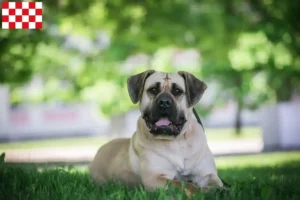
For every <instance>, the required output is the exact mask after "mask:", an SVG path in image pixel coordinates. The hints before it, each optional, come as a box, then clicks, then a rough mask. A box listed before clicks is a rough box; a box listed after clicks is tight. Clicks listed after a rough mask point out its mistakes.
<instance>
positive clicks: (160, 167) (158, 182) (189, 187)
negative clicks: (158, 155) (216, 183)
mask: <svg viewBox="0 0 300 200" xmlns="http://www.w3.org/2000/svg"><path fill="white" fill-rule="evenodd" d="M155 160H157V162H156V165H153V163H152V162H149V160H147V161H143V162H142V163H141V178H142V182H143V185H144V186H145V188H146V189H147V190H150V191H154V190H155V189H156V188H166V189H167V188H168V182H170V183H171V184H172V185H173V186H174V187H176V188H178V189H179V190H180V191H184V192H186V194H187V195H188V196H192V195H193V194H195V193H196V191H197V190H198V189H199V188H198V187H197V186H196V185H195V184H192V183H189V182H185V183H184V188H183V187H182V184H181V182H180V181H178V180H173V179H174V177H175V175H176V171H175V170H174V169H173V166H172V165H170V164H169V162H166V161H165V160H161V159H155ZM158 160H160V161H158Z"/></svg>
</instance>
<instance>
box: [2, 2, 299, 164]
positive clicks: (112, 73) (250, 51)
mask: <svg viewBox="0 0 300 200" xmlns="http://www.w3.org/2000/svg"><path fill="white" fill-rule="evenodd" d="M299 8H300V1H298V0H290V1H281V0H244V1H242V0H232V1H222V0H213V1H212V0H189V1H184V0H173V1H167V0H165V1H153V0H147V1H133V0H127V1H125V0H109V1H101V0H89V1H81V0H72V1H71V0H55V1H54V0H45V1H43V29H42V30H4V29H2V30H1V31H0V47H1V48H0V141H1V142H0V153H1V152H6V157H5V159H6V161H7V162H85V161H90V160H91V159H92V158H93V156H94V154H95V153H96V151H97V149H98V148H99V147H100V146H101V145H102V144H104V143H105V142H107V141H109V140H110V139H112V138H116V137H130V136H131V135H132V134H133V132H134V130H135V128H136V120H137V118H138V116H139V111H138V106H137V105H134V104H133V103H132V102H131V101H130V98H129V95H128V93H127V87H126V79H127V78H128V77H129V76H131V75H133V74H136V73H140V72H142V71H144V70H147V69H155V70H161V71H168V72H175V71H178V70H185V71H188V72H190V73H192V74H194V75H195V76H197V77H198V78H200V79H201V80H203V81H205V82H206V83H207V85H208V89H207V90H206V92H205V93H204V95H203V98H202V100H201V101H200V103H199V104H198V105H197V106H196V110H197V111H198V113H199V115H200V116H201V119H202V121H203V123H204V126H205V130H206V134H207V137H208V143H209V146H210V148H211V149H212V152H213V153H214V154H215V155H232V154H234V155H235V154H241V153H242V154H244V153H246V154H248V153H260V152H263V151H275V150H290V149H300V123H299V122H300V121H299V117H300V23H299V19H300V12H299Z"/></svg>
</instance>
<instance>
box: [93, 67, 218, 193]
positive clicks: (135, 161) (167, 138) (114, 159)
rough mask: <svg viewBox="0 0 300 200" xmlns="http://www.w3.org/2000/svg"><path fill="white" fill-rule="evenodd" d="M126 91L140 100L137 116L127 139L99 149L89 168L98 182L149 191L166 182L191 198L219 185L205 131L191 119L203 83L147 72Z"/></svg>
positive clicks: (188, 77)
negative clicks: (198, 190) (115, 181)
mask: <svg viewBox="0 0 300 200" xmlns="http://www.w3.org/2000/svg"><path fill="white" fill-rule="evenodd" d="M127 83H128V92H129V95H130V98H131V100H132V102H133V103H138V102H139V107H140V111H141V116H140V118H139V119H138V122H137V130H136V132H135V133H134V135H133V137H132V138H131V139H129V138H128V139H115V140H112V141H111V142H109V143H107V144H105V145H103V146H102V147H101V148H100V149H99V151H98V152H97V154H96V156H95V158H94V160H93V162H92V163H91V165H90V174H91V176H92V178H93V179H94V180H95V181H96V182H97V183H98V184H100V185H101V184H103V183H105V182H107V181H108V180H117V181H119V182H121V183H124V184H127V185H129V186H135V185H139V184H142V185H144V186H145V188H146V189H148V190H154V189H155V188H158V187H164V186H166V184H167V182H168V181H170V182H171V183H173V185H174V186H176V187H178V188H179V189H181V184H180V181H185V186H186V192H187V194H188V195H191V194H193V193H195V192H196V190H197V188H199V187H200V188H201V191H207V190H208V189H210V188H211V187H214V186H220V187H222V186H223V183H222V181H221V180H220V178H219V177H218V174H217V170H216V165H215V162H214V159H213V155H212V153H211V151H210V149H209V147H208V145H207V141H206V136H205V134H204V131H203V127H201V126H200V124H199V123H197V121H196V119H195V117H194V115H193V111H192V109H193V106H194V105H195V104H197V103H198V102H199V100H200V98H201V96H202V94H203V93H204V91H205V90H206V85H205V83H203V82H202V81H200V80H199V79H197V78H196V77H194V76H193V75H191V74H189V73H187V72H178V73H163V72H157V71H154V70H148V71H145V72H143V73H140V74H137V75H134V76H132V77H130V78H129V79H128V81H127Z"/></svg>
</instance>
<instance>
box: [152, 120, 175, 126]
mask: <svg viewBox="0 0 300 200" xmlns="http://www.w3.org/2000/svg"><path fill="white" fill-rule="evenodd" d="M171 123H172V122H170V120H168V119H167V118H162V119H160V120H158V121H157V122H155V125H156V126H168V125H169V124H171Z"/></svg>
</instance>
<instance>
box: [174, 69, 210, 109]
mask: <svg viewBox="0 0 300 200" xmlns="http://www.w3.org/2000/svg"><path fill="white" fill-rule="evenodd" d="M178 74H179V75H181V76H182V77H183V79H184V82H185V90H186V95H187V100H188V105H189V106H194V105H195V104H197V103H198V102H199V101H200V99H201V97H202V95H203V93H204V91H205V90H206V88H207V86H206V84H205V83H204V82H203V81H200V80H199V79H198V78H196V77H195V76H194V75H192V74H190V73H188V72H184V71H179V72H178Z"/></svg>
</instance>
